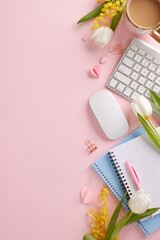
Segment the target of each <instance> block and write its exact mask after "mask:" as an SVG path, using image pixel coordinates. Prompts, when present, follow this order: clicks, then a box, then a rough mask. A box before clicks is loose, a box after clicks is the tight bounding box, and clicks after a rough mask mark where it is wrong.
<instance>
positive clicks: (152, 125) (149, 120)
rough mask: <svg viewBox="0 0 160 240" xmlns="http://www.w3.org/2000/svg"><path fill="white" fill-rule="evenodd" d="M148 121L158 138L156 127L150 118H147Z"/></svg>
mask: <svg viewBox="0 0 160 240" xmlns="http://www.w3.org/2000/svg"><path fill="white" fill-rule="evenodd" d="M147 120H148V122H149V123H150V125H151V127H152V128H153V130H154V131H155V133H156V134H157V136H158V137H159V138H160V135H159V133H158V132H157V129H156V128H155V126H154V124H153V123H152V121H151V119H150V118H147Z"/></svg>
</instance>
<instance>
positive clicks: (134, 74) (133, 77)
mask: <svg viewBox="0 0 160 240" xmlns="http://www.w3.org/2000/svg"><path fill="white" fill-rule="evenodd" d="M138 77H139V74H138V73H136V72H133V73H132V75H131V78H132V79H134V80H137V79H138Z"/></svg>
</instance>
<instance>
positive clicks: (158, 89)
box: [152, 85, 160, 94]
mask: <svg viewBox="0 0 160 240" xmlns="http://www.w3.org/2000/svg"><path fill="white" fill-rule="evenodd" d="M152 90H153V91H154V92H155V93H157V94H158V93H159V92H160V87H159V86H158V85H155V86H154V87H153V89H152Z"/></svg>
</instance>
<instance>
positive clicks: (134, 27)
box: [124, 0, 160, 42]
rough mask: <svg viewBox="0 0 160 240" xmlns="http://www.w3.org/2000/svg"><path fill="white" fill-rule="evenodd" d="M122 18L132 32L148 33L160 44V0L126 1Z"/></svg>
mask: <svg viewBox="0 0 160 240" xmlns="http://www.w3.org/2000/svg"><path fill="white" fill-rule="evenodd" d="M124 16H125V22H126V24H127V26H128V28H129V29H130V30H131V31H132V32H134V33H137V34H143V33H146V32H147V31H150V35H151V36H152V37H153V38H154V39H155V40H157V41H158V42H160V0H127V3H126V7H125V11H124Z"/></svg>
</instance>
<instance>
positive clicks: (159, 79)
mask: <svg viewBox="0 0 160 240" xmlns="http://www.w3.org/2000/svg"><path fill="white" fill-rule="evenodd" d="M155 83H157V84H158V85H160V77H157V78H156V81H155Z"/></svg>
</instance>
